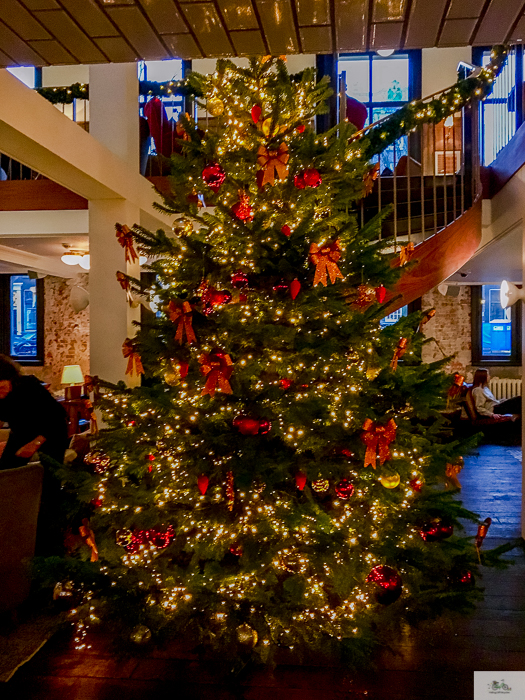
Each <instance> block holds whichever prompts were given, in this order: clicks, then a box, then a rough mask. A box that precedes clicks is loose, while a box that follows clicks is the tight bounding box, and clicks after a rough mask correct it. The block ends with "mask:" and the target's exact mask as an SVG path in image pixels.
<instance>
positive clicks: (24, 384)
mask: <svg viewBox="0 0 525 700" xmlns="http://www.w3.org/2000/svg"><path fill="white" fill-rule="evenodd" d="M0 421H4V422H7V423H8V425H9V429H10V434H9V439H8V441H7V444H6V446H5V448H4V451H3V453H2V456H1V457H0V469H13V468H15V467H21V466H23V465H24V464H27V463H28V462H29V460H30V459H31V457H32V456H33V455H34V454H35V452H38V453H39V457H40V461H41V462H42V465H43V467H44V481H43V485H42V498H41V505H40V514H39V517H38V530H37V545H36V553H37V554H40V555H46V556H49V555H51V554H59V553H60V552H61V551H62V546H63V538H62V535H61V528H60V524H59V521H60V515H59V514H60V504H61V495H60V483H59V482H58V480H57V479H56V478H55V476H54V474H53V473H52V470H51V466H50V462H49V461H48V460H47V459H46V458H49V457H50V458H52V459H53V460H55V461H56V462H59V463H63V461H64V454H65V451H66V449H67V447H68V444H69V438H68V423H67V414H66V412H65V410H64V408H63V407H62V406H61V405H60V404H59V403H58V401H56V400H55V399H54V398H53V397H52V396H51V394H50V393H49V391H48V390H47V389H46V388H45V387H44V386H43V385H42V383H41V382H40V381H39V380H38V379H37V378H36V377H34V376H32V375H27V376H24V375H22V374H21V373H20V369H19V367H18V366H17V365H16V364H15V363H14V362H13V361H12V360H11V359H10V358H9V357H6V356H5V355H0Z"/></svg>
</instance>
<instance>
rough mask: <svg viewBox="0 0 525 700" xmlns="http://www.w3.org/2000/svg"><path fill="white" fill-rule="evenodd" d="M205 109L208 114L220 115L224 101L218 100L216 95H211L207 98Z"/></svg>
mask: <svg viewBox="0 0 525 700" xmlns="http://www.w3.org/2000/svg"><path fill="white" fill-rule="evenodd" d="M206 111H207V112H208V114H211V116H212V117H220V115H221V114H222V113H223V112H224V102H223V101H222V100H219V98H218V97H213V98H212V99H211V100H208V103H207V105H206Z"/></svg>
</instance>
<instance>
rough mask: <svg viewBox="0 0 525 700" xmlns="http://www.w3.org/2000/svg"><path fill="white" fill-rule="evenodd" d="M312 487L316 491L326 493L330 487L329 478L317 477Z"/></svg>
mask: <svg viewBox="0 0 525 700" xmlns="http://www.w3.org/2000/svg"><path fill="white" fill-rule="evenodd" d="M312 488H313V490H314V491H315V492H316V493H326V491H328V489H329V488H330V482H329V481H328V479H316V480H315V481H312Z"/></svg>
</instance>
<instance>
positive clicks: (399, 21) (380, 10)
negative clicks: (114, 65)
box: [0, 0, 525, 66]
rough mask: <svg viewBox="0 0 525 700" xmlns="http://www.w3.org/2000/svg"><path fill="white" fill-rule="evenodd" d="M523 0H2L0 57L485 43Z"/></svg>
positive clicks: (119, 58) (509, 35)
mask: <svg viewBox="0 0 525 700" xmlns="http://www.w3.org/2000/svg"><path fill="white" fill-rule="evenodd" d="M524 10H525V7H524V0H0V66H16V65H33V66H46V65H59V64H75V63H86V64H90V63H106V62H127V61H135V60H138V59H149V60H159V59H166V58H201V57H206V56H210V57H217V56H246V55H252V54H293V53H331V52H355V51H366V50H376V49H381V48H387V49H389V48H396V49H399V48H426V47H432V46H465V45H490V44H495V43H501V42H504V41H510V42H517V41H522V40H523V39H525V36H524V35H525V14H524Z"/></svg>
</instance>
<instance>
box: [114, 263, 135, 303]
mask: <svg viewBox="0 0 525 700" xmlns="http://www.w3.org/2000/svg"><path fill="white" fill-rule="evenodd" d="M117 282H118V283H119V284H120V286H121V287H122V289H123V290H124V291H125V292H126V301H127V302H128V304H129V305H130V306H131V307H133V304H134V303H135V302H134V301H133V294H132V293H131V285H130V283H129V279H128V278H127V277H126V275H125V274H124V273H123V272H117Z"/></svg>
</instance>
